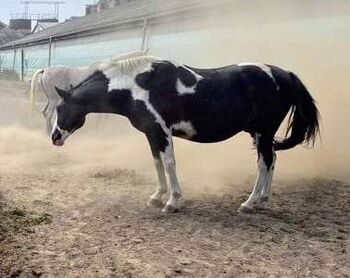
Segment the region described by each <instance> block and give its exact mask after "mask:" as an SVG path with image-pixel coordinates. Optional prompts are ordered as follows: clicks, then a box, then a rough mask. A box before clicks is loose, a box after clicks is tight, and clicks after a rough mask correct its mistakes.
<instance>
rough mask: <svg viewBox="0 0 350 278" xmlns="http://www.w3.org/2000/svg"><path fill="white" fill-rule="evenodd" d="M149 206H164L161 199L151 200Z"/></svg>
mask: <svg viewBox="0 0 350 278" xmlns="http://www.w3.org/2000/svg"><path fill="white" fill-rule="evenodd" d="M147 204H148V205H149V206H151V207H155V208H161V207H163V206H164V204H163V202H162V201H161V200H159V199H150V200H149V201H148V203H147Z"/></svg>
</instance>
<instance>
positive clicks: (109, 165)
mask: <svg viewBox="0 0 350 278" xmlns="http://www.w3.org/2000/svg"><path fill="white" fill-rule="evenodd" d="M0 85H1V100H0V108H1V112H0V138H1V140H0V141H1V142H0V173H1V174H0V193H1V195H0V277H350V275H349V273H350V261H349V254H350V241H349V233H350V186H349V183H348V182H347V181H348V179H346V178H343V179H341V180H340V179H338V180H336V179H334V178H330V177H329V176H328V178H325V177H327V175H322V174H320V173H319V172H318V170H319V169H323V168H322V167H320V166H318V167H316V169H317V170H315V169H314V167H313V168H311V166H305V165H304V167H301V166H300V164H301V163H300V157H299V160H298V154H299V153H300V152H312V151H308V150H305V149H302V150H298V151H296V152H294V153H292V154H291V155H290V156H289V157H288V159H287V158H286V157H284V155H281V164H283V165H284V166H281V167H280V170H279V171H277V176H276V181H275V183H274V185H273V191H274V193H273V199H272V202H271V203H270V204H268V205H266V206H265V207H260V208H257V210H256V212H255V213H254V214H251V215H240V214H238V213H237V212H236V209H237V208H238V206H239V204H240V203H241V202H242V201H243V200H245V198H246V197H247V196H248V194H249V193H250V190H251V187H252V184H253V181H254V173H255V171H254V168H255V164H254V160H255V155H254V150H252V149H251V145H250V142H247V141H244V139H242V138H241V137H238V140H237V139H236V140H235V142H227V143H223V144H222V145H220V146H206V147H205V146H199V147H195V144H188V143H185V142H183V141H179V142H177V143H176V147H177V154H178V158H179V159H178V164H179V174H180V180H181V181H182V186H183V190H184V193H185V198H186V201H185V204H184V205H185V206H184V208H183V209H182V210H181V211H180V212H178V213H176V214H163V213H161V212H160V210H158V209H155V208H150V207H147V206H146V202H147V200H148V198H149V196H150V195H151V193H152V192H153V190H154V188H155V186H156V177H155V172H154V169H153V163H152V160H151V156H150V153H149V150H148V147H147V144H146V140H144V138H143V136H142V135H140V134H138V133H136V132H134V131H133V130H132V129H131V127H130V126H129V125H128V123H126V122H125V121H123V120H121V119H119V118H117V117H112V118H111V117H109V118H105V117H102V119H101V118H94V117H91V118H90V119H89V121H88V124H87V127H86V128H85V129H84V130H83V131H82V132H80V133H78V134H76V135H75V136H72V139H70V141H69V142H67V145H66V146H65V147H64V148H63V149H57V148H54V147H53V146H51V142H50V140H49V138H48V137H47V136H46V135H45V133H44V131H43V129H44V128H43V126H44V124H43V120H42V119H41V117H40V115H39V114H38V113H34V114H32V115H31V113H30V112H29V111H28V110H29V104H28V100H27V97H26V90H27V87H26V86H24V85H22V84H14V83H9V82H3V81H2V82H1V84H0ZM112 126H113V127H114V126H116V127H118V128H115V129H111V127H112ZM233 145H235V147H234V146H233ZM242 146H244V147H245V149H246V151H240V152H238V151H239V150H241V148H242ZM228 149H230V150H232V151H233V153H234V154H235V155H234V156H233V157H232V156H230V157H226V156H225V155H226V154H227V152H228ZM314 156H315V154H313V158H310V157H308V156H307V155H306V156H305V157H304V158H305V159H306V160H305V161H313V160H315V159H317V153H316V158H314ZM208 158H210V160H208ZM305 167H306V169H307V171H304V173H303V175H299V176H295V174H294V173H295V171H297V170H298V169H299V170H300V169H302V168H303V169H304V170H305ZM308 167H310V171H308V169H309V168H308ZM291 168H293V170H292V169H291ZM229 169H230V170H229ZM315 173H317V174H315ZM292 176H293V178H292ZM316 176H317V177H320V178H315V177H316ZM283 177H287V178H283Z"/></svg>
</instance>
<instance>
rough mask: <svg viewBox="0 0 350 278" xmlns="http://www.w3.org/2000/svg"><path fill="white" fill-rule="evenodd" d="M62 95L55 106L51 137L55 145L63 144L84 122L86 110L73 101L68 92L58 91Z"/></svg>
mask: <svg viewBox="0 0 350 278" xmlns="http://www.w3.org/2000/svg"><path fill="white" fill-rule="evenodd" d="M60 96H61V97H62V99H61V101H60V103H59V104H58V106H57V108H56V113H57V116H56V121H55V125H54V127H53V129H52V133H51V138H52V143H53V144H54V145H55V146H63V144H64V142H65V140H66V139H67V138H68V137H69V136H70V135H71V134H72V133H73V132H74V131H76V130H77V129H79V128H81V127H82V126H83V125H84V123H85V116H86V112H85V111H84V110H83V109H82V108H81V106H79V105H77V104H75V103H74V100H73V99H72V97H71V95H70V93H68V92H64V91H60Z"/></svg>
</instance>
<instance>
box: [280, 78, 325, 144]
mask: <svg viewBox="0 0 350 278" xmlns="http://www.w3.org/2000/svg"><path fill="white" fill-rule="evenodd" d="M290 76H291V78H292V80H293V82H294V84H295V85H296V87H297V89H296V90H297V91H296V102H295V103H294V104H293V105H292V110H291V115H290V117H289V121H288V127H287V132H286V134H287V135H288V134H289V133H290V136H289V137H288V138H286V139H284V140H283V141H280V142H279V141H275V143H274V149H275V150H287V149H290V148H293V147H295V146H296V145H298V144H301V143H306V144H310V145H311V146H313V145H314V144H315V140H316V138H317V136H318V135H319V132H320V127H319V119H320V114H319V112H318V109H317V107H316V104H315V100H314V99H313V98H312V96H311V95H310V93H309V91H308V90H307V89H306V87H305V86H304V84H303V83H302V82H301V81H300V79H299V78H298V77H297V76H296V75H295V74H294V73H290ZM287 135H286V136H287Z"/></svg>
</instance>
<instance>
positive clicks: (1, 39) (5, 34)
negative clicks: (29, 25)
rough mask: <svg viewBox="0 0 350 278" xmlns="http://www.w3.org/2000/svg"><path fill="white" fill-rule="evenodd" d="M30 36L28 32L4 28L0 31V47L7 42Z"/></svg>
mask: <svg viewBox="0 0 350 278" xmlns="http://www.w3.org/2000/svg"><path fill="white" fill-rule="evenodd" d="M28 34H30V30H13V29H10V28H9V27H5V28H3V29H1V30H0V46H2V45H6V44H8V43H9V42H12V41H15V40H18V39H20V38H23V37H24V36H26V35H28Z"/></svg>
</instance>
